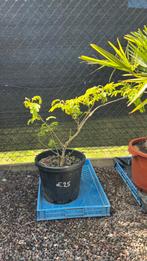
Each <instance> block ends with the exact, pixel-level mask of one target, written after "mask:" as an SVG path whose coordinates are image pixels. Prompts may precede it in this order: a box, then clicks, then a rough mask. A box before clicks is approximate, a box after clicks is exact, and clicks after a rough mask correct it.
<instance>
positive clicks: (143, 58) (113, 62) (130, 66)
mask: <svg viewBox="0 0 147 261" xmlns="http://www.w3.org/2000/svg"><path fill="white" fill-rule="evenodd" d="M124 39H125V40H126V41H127V45H126V48H125V49H124V48H123V47H122V44H121V43H120V41H119V39H117V44H118V46H115V45H114V44H113V43H112V42H110V41H109V42H108V44H109V45H110V46H111V47H112V49H113V51H114V52H115V54H113V53H111V52H109V51H106V50H104V49H103V48H102V47H100V46H98V45H96V44H91V47H92V48H93V49H94V50H96V51H97V52H98V54H99V55H101V56H102V57H103V59H102V58H101V59H97V58H93V57H89V56H84V55H82V56H80V59H82V60H84V61H86V62H87V63H88V64H98V65H100V68H103V67H110V68H113V69H114V70H120V71H122V76H123V77H125V78H124V79H122V80H121V81H120V85H122V87H124V86H125V84H129V85H130V86H131V87H132V92H131V93H130V100H129V104H128V106H129V105H131V104H132V103H134V104H135V106H136V107H135V109H134V110H133V111H132V112H134V111H137V110H140V111H141V110H142V111H143V110H144V106H145V105H147V99H144V100H142V99H141V98H142V96H143V94H144V93H145V91H146V89H147V26H144V28H143V30H141V29H138V30H137V31H136V32H131V33H130V34H127V35H125V36H124Z"/></svg>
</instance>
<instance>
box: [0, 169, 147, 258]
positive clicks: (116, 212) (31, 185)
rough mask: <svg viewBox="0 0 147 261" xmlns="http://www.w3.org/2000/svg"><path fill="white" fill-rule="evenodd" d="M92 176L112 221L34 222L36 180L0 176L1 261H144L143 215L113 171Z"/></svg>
mask: <svg viewBox="0 0 147 261" xmlns="http://www.w3.org/2000/svg"><path fill="white" fill-rule="evenodd" d="M96 172H97V174H98V176H99V178H100V180H101V182H102V183H103V184H104V188H105V191H106V192H107V195H108V197H109V199H110V202H111V205H112V213H111V217H106V218H81V219H66V220H60V221H47V222H46V221H43V222H36V221H35V210H36V197H37V181H38V177H37V175H36V174H35V173H34V172H29V171H21V172H15V173H14V172H11V171H9V173H8V172H2V171H1V175H0V179H1V185H0V191H1V200H0V201H1V206H0V216H1V221H0V233H1V240H0V261H49V260H59V261H60V260H61V261H74V260H75V261H78V260H80V261H85V260H90V261H113V260H114V261H123V260H129V261H145V260H147V244H146V243H147V215H145V214H143V213H142V212H141V210H140V208H139V206H138V205H137V203H136V202H135V200H134V199H133V197H132V196H131V194H130V192H129V191H128V189H127V188H126V187H125V185H124V184H123V183H122V181H121V179H120V178H119V177H118V175H117V174H116V173H115V171H114V170H113V169H108V168H100V169H98V168H97V169H96Z"/></svg>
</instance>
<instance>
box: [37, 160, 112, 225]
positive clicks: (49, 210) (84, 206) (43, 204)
mask: <svg viewBox="0 0 147 261" xmlns="http://www.w3.org/2000/svg"><path fill="white" fill-rule="evenodd" d="M102 216H110V203H109V200H108V198H107V196H106V194H105V192H104V190H103V187H102V185H101V183H100V181H99V179H98V177H97V176H96V173H95V171H94V169H93V167H92V164H91V162H90V160H86V162H85V164H84V167H83V170H82V175H81V184H80V193H79V196H78V198H77V199H76V200H74V201H72V202H70V203H68V204H53V203H49V202H48V201H47V200H46V199H45V198H44V195H43V190H42V185H41V179H40V178H39V187H38V200H37V221H40V220H54V219H65V218H79V217H102Z"/></svg>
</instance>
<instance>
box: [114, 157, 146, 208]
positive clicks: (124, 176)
mask: <svg viewBox="0 0 147 261" xmlns="http://www.w3.org/2000/svg"><path fill="white" fill-rule="evenodd" d="M122 160H128V162H129V161H131V157H125V158H122ZM115 169H116V171H117V173H118V174H119V175H120V177H121V178H122V179H123V181H124V182H125V183H126V184H127V186H128V188H129V190H130V191H131V193H132V195H133V196H134V198H135V199H136V201H137V202H138V204H139V205H141V202H142V201H141V197H140V196H139V193H138V189H137V187H136V186H135V185H134V183H133V181H132V180H131V177H130V175H128V172H127V170H126V166H125V164H123V161H122V162H121V158H120V160H119V159H116V160H115Z"/></svg>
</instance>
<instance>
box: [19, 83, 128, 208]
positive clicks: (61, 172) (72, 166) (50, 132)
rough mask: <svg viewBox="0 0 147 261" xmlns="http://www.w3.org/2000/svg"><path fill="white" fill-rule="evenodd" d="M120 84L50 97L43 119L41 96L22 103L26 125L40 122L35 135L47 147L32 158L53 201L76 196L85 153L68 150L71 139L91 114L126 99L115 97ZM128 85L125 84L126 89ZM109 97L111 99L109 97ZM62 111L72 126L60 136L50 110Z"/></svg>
mask: <svg viewBox="0 0 147 261" xmlns="http://www.w3.org/2000/svg"><path fill="white" fill-rule="evenodd" d="M118 87H119V84H114V83H113V82H112V83H108V84H106V85H105V86H94V87H92V88H89V89H87V90H86V92H85V93H84V94H83V95H81V96H78V97H75V98H73V99H68V100H60V99H56V100H53V101H52V103H51V106H50V108H49V115H48V116H47V117H46V118H43V117H42V116H41V113H40V110H41V106H42V99H41V97H40V96H34V97H33V98H31V99H30V98H25V101H24V105H25V107H26V108H27V109H29V111H30V113H31V119H29V120H28V124H33V123H34V122H36V121H37V122H38V123H40V125H39V126H40V127H39V132H38V138H39V141H40V142H41V143H43V144H44V138H45V147H46V148H48V150H45V151H43V152H42V153H40V154H39V155H37V156H36V158H35V164H36V166H37V167H38V168H39V172H40V177H41V181H42V185H43V191H44V196H45V198H46V199H47V200H48V201H49V202H52V203H67V202H70V201H72V200H74V199H76V197H77V196H78V193H79V188H80V176H81V170H82V166H83V164H84V162H85V155H84V154H83V153H81V152H80V151H76V150H73V149H70V146H71V143H72V141H73V140H74V139H75V138H76V137H77V136H78V135H79V133H80V132H81V130H82V128H83V127H84V125H85V124H86V122H87V121H88V120H89V118H90V117H92V115H93V114H94V113H95V112H96V111H97V110H99V109H100V108H101V107H104V106H107V105H109V104H111V103H114V102H117V101H120V100H122V99H124V98H127V95H125V96H124V97H117V98H116V96H117V95H119V94H120V90H119V88H118ZM128 88H130V87H129V86H126V90H127V89H128ZM109 98H110V100H109ZM57 110H58V111H62V112H63V113H64V114H65V115H68V116H69V117H70V118H71V119H72V120H73V122H74V124H75V127H74V128H72V129H69V130H68V135H65V137H62V135H61V132H60V131H59V130H58V128H59V125H60V121H59V118H57V117H55V116H54V115H53V114H52V113H54V112H55V111H57Z"/></svg>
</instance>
